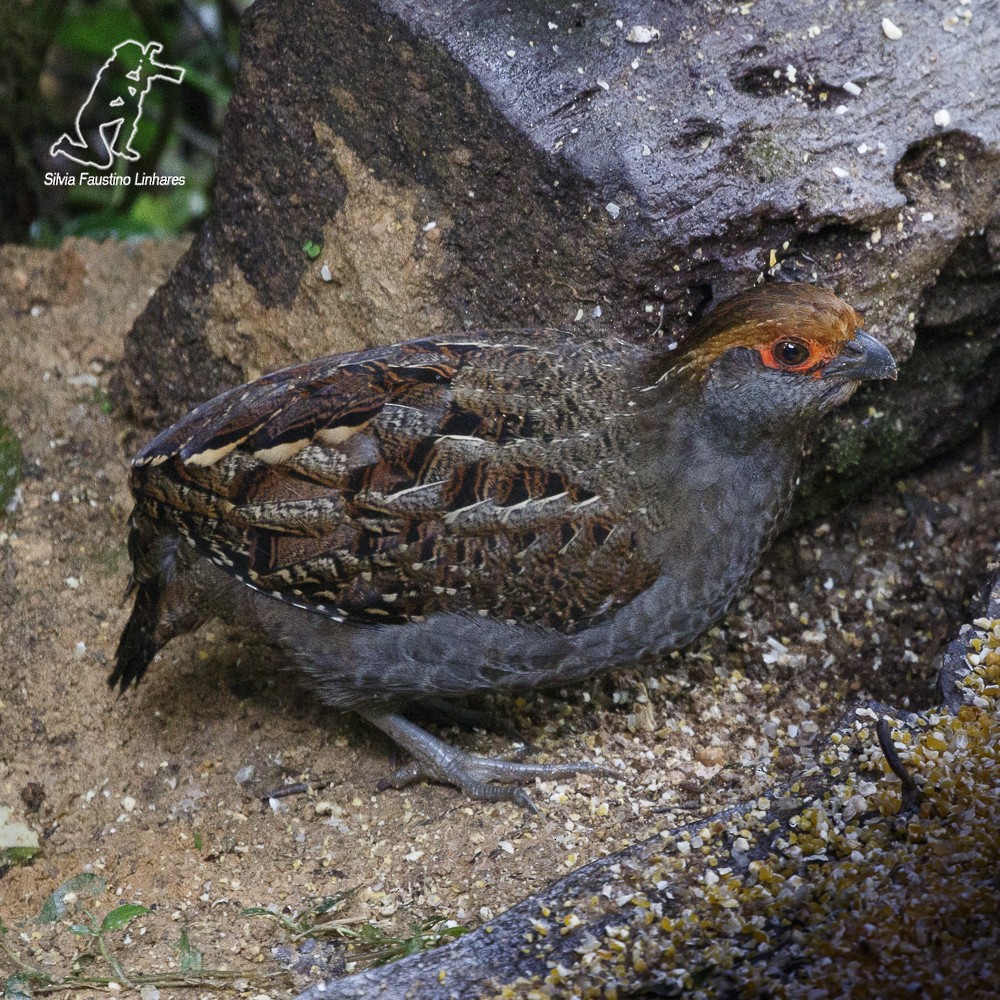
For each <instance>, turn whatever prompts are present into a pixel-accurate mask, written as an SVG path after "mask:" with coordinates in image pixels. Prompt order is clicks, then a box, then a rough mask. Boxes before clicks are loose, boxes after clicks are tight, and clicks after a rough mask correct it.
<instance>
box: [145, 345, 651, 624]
mask: <svg viewBox="0 0 1000 1000" xmlns="http://www.w3.org/2000/svg"><path fill="white" fill-rule="evenodd" d="M571 349H572V348H568V347H559V348H554V349H551V350H547V349H545V348H544V347H538V346H525V345H521V344H479V343H457V342H452V343H449V342H439V341H414V342H411V343H408V344H403V345H399V346H396V347H393V348H382V349H376V350H372V351H367V352H361V353H358V354H352V355H342V356H338V357H333V358H326V359H323V360H320V361H315V362H310V363H308V364H304V365H299V366H296V367H293V368H287V369H285V370H283V371H281V372H277V373H275V374H273V375H269V376H266V377H265V378H262V379H260V380H258V381H257V382H254V383H251V384H250V385H246V386H240V387H238V388H236V389H233V390H231V391H230V392H227V393H225V394H223V395H221V396H219V397H217V398H216V399H214V400H211V401H210V402H208V403H206V404H204V405H202V406H201V407H198V408H197V409H196V410H195V411H193V412H192V413H191V414H189V415H188V416H187V417H185V418H184V419H183V420H181V421H180V422H179V423H177V424H175V425H174V426H173V427H171V428H169V429H168V430H166V431H164V432H163V433H162V434H161V435H159V437H157V438H156V439H154V440H153V441H152V442H151V443H150V444H149V445H147V446H146V447H145V448H144V449H143V450H142V451H141V452H140V453H139V455H138V456H137V457H136V458H135V460H134V462H133V467H132V478H131V486H132V491H133V493H134V494H135V497H136V509H137V512H138V513H140V514H142V515H145V516H147V517H150V518H152V519H154V520H155V521H158V522H160V523H166V524H169V525H172V526H173V527H175V528H176V529H177V530H178V531H179V532H180V534H181V535H183V536H184V537H185V538H186V539H187V540H188V541H189V542H190V543H191V544H192V545H194V546H195V547H196V548H197V549H198V550H199V551H200V552H202V553H203V554H204V555H205V556H207V557H208V558H210V559H211V560H213V561H214V562H215V563H217V564H218V565H219V566H221V567H223V568H224V569H225V570H227V571H228V572H230V573H232V574H234V575H235V576H237V577H238V578H239V579H241V580H242V581H244V582H245V583H247V584H248V585H250V586H252V587H254V588H256V589H259V590H261V591H264V592H267V593H270V594H272V595H273V596H275V597H278V598H280V599H282V600H286V601H289V602H291V603H293V604H296V605H299V606H302V607H305V608H308V609H311V610H315V611H319V612H321V613H324V614H327V615H329V616H331V617H335V618H342V619H349V620H352V621H358V620H362V621H367V622H386V623H388V622H400V621H407V620H413V619H418V618H420V617H422V616H426V615H428V614H430V613H432V612H435V611H444V610H450V611H462V612H466V613H469V614H477V613H478V614H480V615H490V616H494V617H497V618H500V619H503V620H509V619H516V620H519V621H533V622H540V623H544V624H547V625H549V626H551V627H554V628H557V629H560V630H564V631H570V630H573V629H577V628H579V627H581V626H582V625H584V624H586V623H588V622H591V621H593V620H594V618H595V617H597V616H599V615H602V614H603V613H605V612H607V611H609V610H610V609H612V608H613V607H615V606H617V605H620V604H623V603H626V602H627V601H629V600H631V599H632V597H634V596H635V595H636V594H638V593H640V592H641V591H642V590H644V589H645V588H646V587H648V586H649V585H650V584H651V583H652V582H653V580H654V579H655V578H656V575H657V574H656V569H655V567H654V566H653V565H652V564H651V563H650V562H649V561H647V560H646V559H644V558H643V557H642V555H641V553H640V551H639V546H638V545H637V540H636V537H635V532H634V530H633V528H632V526H631V524H630V520H629V517H630V513H631V512H630V511H627V510H625V511H623V510H621V509H620V507H621V504H620V503H618V504H612V503H610V502H609V497H608V496H607V495H605V491H603V490H602V489H601V486H600V482H599V480H598V478H597V475H598V474H597V472H596V471H595V470H596V469H597V467H598V466H599V464H600V463H599V460H598V459H599V455H598V454H597V451H598V450H599V449H600V448H601V446H602V441H603V443H604V445H605V446H606V445H607V437H606V433H603V434H602V432H601V426H602V420H603V418H604V417H606V416H607V407H608V406H609V405H611V401H612V399H617V398H620V392H621V386H619V385H616V384H615V380H616V379H617V380H620V379H621V378H622V375H621V371H622V364H621V358H620V357H617V356H616V355H615V352H614V351H613V350H611V349H607V350H604V351H603V352H602V351H601V350H597V349H586V355H585V356H581V357H578V358H576V359H574V363H572V364H566V363H565V362H566V360H567V359H566V357H565V352H566V351H567V350H571ZM579 350H584V349H582V348H581V349H579ZM616 393H617V394H618V395H617V396H616ZM588 410H591V411H593V410H596V412H589V413H588V412H587V411H588ZM591 427H594V428H596V429H595V430H594V431H593V433H592V432H591V429H590V428H591Z"/></svg>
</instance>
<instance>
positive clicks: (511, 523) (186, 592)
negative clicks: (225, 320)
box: [108, 283, 896, 808]
mask: <svg viewBox="0 0 1000 1000" xmlns="http://www.w3.org/2000/svg"><path fill="white" fill-rule="evenodd" d="M673 346H675V347H676V345H673ZM895 377H896V364H895V361H894V359H893V356H892V354H891V353H890V352H889V350H888V349H887V348H886V347H885V346H884V345H883V344H882V343H881V342H880V341H879V340H877V339H876V338H875V337H874V336H872V335H871V334H869V333H867V332H865V331H864V329H863V327H862V320H861V317H860V316H859V315H858V313H857V312H856V311H855V310H854V309H853V308H852V307H851V306H850V305H848V304H847V303H846V302H844V301H843V300H842V299H840V298H839V297H838V296H837V295H835V294H834V293H833V292H832V291H829V290H827V289H825V288H822V287H819V286H816V285H812V284H808V283H788V284H781V283H769V284H764V285H761V286H757V287H755V288H753V289H751V290H750V291H747V292H744V293H743V294H740V295H738V296H736V297H735V298H732V299H729V300H727V301H724V302H722V303H720V304H719V305H718V306H716V308H714V309H713V310H711V311H709V312H708V313H707V314H706V316H705V317H703V319H702V320H701V321H700V322H699V323H698V324H697V326H696V329H695V330H694V332H693V333H692V335H691V336H690V337H688V338H686V339H685V341H684V343H683V344H682V345H681V346H680V348H678V349H675V350H671V349H670V348H669V347H668V346H667V345H665V344H663V343H662V341H660V342H657V343H653V344H650V343H637V342H635V341H632V340H628V339H625V338H624V337H617V336H613V335H611V336H607V337H604V338H588V339H586V340H584V339H582V338H581V339H578V338H575V337H574V336H573V335H572V334H570V333H567V332H566V331H564V330H558V329H550V328H543V329H535V330H493V331H487V332H483V333H479V334H469V333H459V334H452V335H446V336H429V337H425V338H422V339H418V340H410V341H407V342H404V343H400V344H396V345H392V346H385V347H374V348H370V349H367V350H361V351H356V352H352V353H347V354H339V355H335V356H331V357H326V358H321V359H317V360H312V361H307V362H304V363H299V364H295V365H292V366H290V367H287V368H283V369H282V370H280V371H277V372H274V373H272V374H269V375H265V376H263V377H262V378H258V379H257V380H256V381H253V382H250V383H248V384H246V385H241V386H238V387H236V388H233V389H230V390H228V391H226V392H223V393H222V394H221V395H219V396H217V397H215V398H214V399H211V400H209V401H207V402H205V403H202V404H201V405H199V406H197V407H196V408H195V409H194V410H192V411H191V412H190V413H189V414H188V415H187V416H185V417H183V418H182V419H181V420H180V421H178V422H177V423H176V424H174V425H173V426H172V427H169V428H168V429H166V430H164V431H163V432H162V433H160V434H159V435H158V436H156V437H155V438H153V440H152V441H150V442H149V443H148V444H147V445H146V446H145V447H143V448H142V449H141V450H140V451H139V452H138V454H137V455H136V456H135V458H134V459H133V461H132V463H131V468H130V481H129V484H130V488H131V492H132V494H133V497H134V502H135V504H134V509H133V512H132V514H131V517H130V519H129V538H128V550H129V555H130V557H131V561H132V573H131V578H130V584H129V587H130V593H134V595H135V598H134V604H133V607H132V611H131V615H130V617H129V619H128V621H127V624H126V625H125V628H124V630H123V632H122V635H121V639H120V642H119V645H118V648H117V653H116V659H115V664H114V668H113V671H112V673H111V674H110V676H109V678H108V683H109V684H110V685H111V686H112V687H113V688H114V687H117V688H118V689H119V691H120V692H124V691H125V690H126V689H128V688H129V686H130V685H132V684H137V683H138V682H139V681H140V679H141V678H142V677H143V675H144V674H145V673H146V670H147V668H148V666H149V664H150V662H151V661H152V660H153V658H154V656H155V655H156V654H157V652H158V651H159V650H160V649H161V648H162V647H163V646H165V645H166V644H167V643H168V642H169V641H170V640H171V639H172V638H174V637H175V636H178V635H181V634H183V633H187V632H190V631H193V630H194V629H196V628H198V627H199V626H200V625H202V624H203V623H204V622H206V621H208V620H209V619H213V618H214V619H219V620H221V621H223V622H225V623H228V624H232V625H237V626H241V627H243V628H244V629H246V630H248V631H249V632H250V633H251V634H252V635H254V636H256V637H257V638H259V639H260V640H261V641H262V642H265V643H267V644H268V645H270V646H272V647H277V649H278V650H279V651H280V652H281V654H282V655H283V656H284V658H285V660H286V662H287V663H288V664H289V666H291V667H295V668H298V669H299V670H300V671H301V673H302V676H303V677H304V678H305V682H306V685H307V686H308V687H310V688H312V689H314V690H315V692H316V693H318V696H319V698H320V699H321V700H322V701H323V702H324V703H325V704H327V705H328V706H330V707H331V708H333V709H338V710H343V711H353V712H355V713H358V714H359V715H361V716H362V717H364V718H365V719H367V720H368V721H369V722H370V723H372V724H373V725H374V726H376V727H377V728H379V729H381V730H382V731H383V732H384V733H385V734H386V735H387V736H388V737H389V738H390V739H391V740H392V741H393V742H394V743H395V744H396V745H397V746H398V747H399V748H401V749H403V750H404V751H406V752H407V753H408V754H409V755H410V757H411V761H410V763H408V764H406V765H404V766H403V767H401V768H399V769H398V770H397V771H396V772H395V773H394V774H392V775H390V776H389V777H388V778H386V779H383V781H382V782H380V783H379V787H380V788H385V787H395V788H401V787H403V786H404V785H406V784H408V783H410V782H412V781H416V780H420V779H423V780H432V781H436V782H440V783H445V784H450V785H453V786H456V787H457V788H459V789H461V790H462V791H464V792H465V793H466V794H467V795H469V796H471V797H472V798H476V799H482V800H486V801H503V800H509V801H513V802H515V803H518V804H520V805H522V806H525V807H527V808H533V804H532V802H531V798H530V796H529V795H528V793H527V791H526V790H525V788H524V786H525V785H528V784H531V783H533V782H534V780H535V779H536V778H542V779H546V778H548V779H558V778H565V777H568V776H570V775H573V774H578V773H587V772H592V773H593V772H598V773H603V769H602V768H601V767H600V766H599V765H596V764H593V763H590V762H576V763H548V764H546V763H532V762H528V761H523V760H512V759H506V758H491V757H485V756H478V755H475V754H472V753H467V752H465V751H463V750H461V749H460V748H458V747H456V746H454V745H452V744H450V743H448V742H446V741H445V740H443V739H441V738H439V737H437V736H435V735H432V734H431V733H430V732H428V731H427V730H426V729H424V728H422V727H421V726H419V725H417V724H416V723H414V722H413V721H412V720H411V718H409V716H412V715H413V714H415V713H417V712H418V711H419V710H420V709H421V708H422V707H427V708H434V707H436V708H438V709H440V708H441V707H442V706H444V711H445V712H446V713H447V712H448V711H449V709H448V706H449V705H455V704H456V703H457V701H458V700H461V699H463V698H464V697H465V696H475V695H481V694H484V693H488V692H497V691H524V690H529V689H539V688H553V687H564V686H566V685H569V684H573V683H577V682H581V681H583V680H585V679H587V678H589V677H591V676H592V675H595V674H597V673H599V672H602V671H606V670H610V669H613V668H616V667H623V666H630V665H636V664H652V665H653V666H654V668H655V665H656V663H657V662H658V661H659V662H662V661H663V660H664V658H665V654H668V653H670V652H672V651H674V650H677V649H680V648H682V647H684V646H686V645H688V644H689V643H690V642H692V640H694V639H695V638H696V637H698V636H699V635H700V634H701V633H703V632H704V631H705V630H706V629H708V628H709V627H710V626H711V625H712V624H713V623H715V622H716V621H718V620H719V619H720V618H721V617H722V616H723V615H724V613H725V611H726V609H727V608H728V606H729V605H730V603H731V602H732V601H733V600H734V599H735V598H736V597H737V596H738V595H739V594H741V593H742V592H743V591H744V590H745V589H746V587H747V586H748V583H749V580H750V577H751V575H752V574H753V572H754V570H755V569H756V567H757V565H758V563H759V561H760V558H761V556H762V554H763V552H764V551H765V550H766V549H767V547H768V545H769V544H770V542H771V540H772V539H773V537H774V535H775V533H776V532H777V530H778V528H779V527H780V525H781V523H782V521H783V519H784V517H785V515H786V513H787V511H788V508H789V505H790V502H791V498H792V495H793V492H794V487H795V484H796V481H797V475H798V469H799V465H800V460H801V458H802V456H803V453H804V451H805V450H806V448H807V447H808V445H809V443H810V441H811V440H812V439H813V438H814V436H815V433H816V428H817V425H818V422H819V421H820V420H821V418H822V417H823V416H824V415H825V414H827V413H829V412H830V411H831V410H832V409H833V408H834V407H837V406H839V405H840V404H842V403H844V402H845V401H846V400H848V399H849V398H850V397H851V395H852V394H853V393H854V391H855V389H856V388H857V387H858V386H859V384H860V383H861V382H863V381H866V380H879V379H894V378H895Z"/></svg>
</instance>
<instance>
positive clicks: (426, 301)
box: [114, 0, 1000, 511]
mask: <svg viewBox="0 0 1000 1000" xmlns="http://www.w3.org/2000/svg"><path fill="white" fill-rule="evenodd" d="M600 8H601V5H596V7H595V6H594V5H589V6H588V5H563V6H562V7H560V8H559V10H558V11H556V10H555V8H552V7H550V6H548V5H542V4H538V3H533V2H531V3H529V2H521V3H513V4H511V5H509V7H504V8H497V7H496V5H493V4H481V3H473V2H468V0H466V2H459V0H450V2H449V0H445V2H437V0H436V2H434V3H429V2H419V0H416V2H415V0H405V2H404V0H352V2H350V3H348V2H346V0H315V2H313V3H310V4H308V5H305V4H300V3H298V2H296V0H258V2H257V3H256V4H255V5H254V6H253V8H251V10H250V11H249V12H248V13H247V15H246V20H245V25H244V30H243V42H242V44H243V52H242V59H241V69H240V74H239V81H238V84H237V87H236V91H235V93H234V96H233V100H232V104H231V106H230V109H229V112H228V116H227V119H226V126H225V133H224V137H223V142H222V150H221V155H220V161H219V172H218V176H219V180H218V184H217V188H216V201H215V211H214V214H213V216H212V218H211V219H210V221H209V222H208V223H207V224H206V225H205V227H204V228H203V230H202V231H201V233H200V234H199V236H198V238H197V239H196V240H195V242H194V244H193V245H192V247H191V248H190V250H189V251H188V253H187V254H186V255H185V256H184V258H183V259H182V261H181V262H180V264H179V266H178V267H177V269H176V270H175V272H174V273H173V275H172V276H171V278H170V280H169V281H168V282H167V283H166V285H165V286H163V287H162V288H161V289H160V290H159V291H158V292H157V293H156V295H155V296H154V297H153V298H152V299H151V301H150V303H149V305H148V307H147V309H146V310H145V312H144V313H143V315H142V316H141V317H140V318H139V320H138V321H137V323H136V324H135V326H134V328H133V330H132V332H131V334H130V335H129V338H128V342H127V345H126V354H125V360H124V364H123V366H122V369H121V371H120V374H119V377H118V378H117V380H116V382H115V392H114V395H115V398H116V400H117V402H118V403H119V404H120V405H123V406H125V407H126V408H127V409H128V410H129V411H130V412H131V414H132V415H133V416H134V418H135V419H137V420H138V421H140V422H142V423H144V424H147V425H154V424H163V423H166V422H168V421H170V420H172V419H174V418H176V417H178V416H179V415H180V414H181V413H182V412H184V411H185V410H187V409H188V408H189V407H191V406H192V405H193V404H195V403H196V402H198V401H199V400H201V399H203V398H205V397H207V396H210V395H212V394H214V393H215V392H217V391H219V390H221V389H222V388H223V387H225V386H228V385H231V384H233V383H235V382H238V381H241V380H243V379H246V378H250V377H253V376H256V375H259V374H261V373H262V372H264V371H266V370H268V369H271V368H274V367H278V366H280V365H282V364H285V363H288V362H291V361H294V360H297V359H302V358H305V357H308V356H315V355H322V354H328V353H332V352H336V351H340V350H346V349H350V348H357V347H359V346H362V345H368V344H374V343H384V342H391V341H396V340H403V339H406V338H411V337H419V336H423V335H426V334H429V333H436V332H442V331H446V330H450V329H463V328H489V327H497V326H510V325H517V326H533V325H541V324H547V325H559V326H565V327H567V328H570V327H572V328H573V329H574V331H575V334H576V335H577V336H580V337H607V336H612V335H613V336H626V337H633V338H638V339H644V340H650V341H652V340H654V339H657V338H661V339H663V340H665V341H666V342H668V343H669V342H672V341H673V340H674V339H680V338H683V336H684V335H685V333H686V331H687V330H688V329H689V328H690V326H691V324H692V322H693V320H694V319H696V318H697V317H698V316H699V315H700V314H701V313H702V312H703V311H704V310H705V309H706V308H707V307H709V306H710V305H711V304H712V303H713V302H714V301H716V300H718V299H720V298H722V297H725V296H728V295H729V294H731V293H733V292H735V291H737V290H739V289H742V288H744V287H746V286H748V285H750V284H753V283H754V282H756V281H760V280H764V279H765V278H767V277H770V278H781V277H786V278H793V279H794V278H797V279H803V278H804V279H808V280H817V281H819V282H820V283H822V284H825V285H828V286H831V287H833V288H835V289H836V290H838V291H839V292H840V293H841V294H842V295H843V296H844V297H845V298H847V299H848V300H849V301H850V302H851V303H852V304H853V305H855V306H856V307H857V308H858V309H859V310H861V311H862V312H864V313H865V314H866V316H867V321H868V326H869V329H870V330H872V331H874V332H875V333H876V334H877V335H878V336H880V337H881V338H882V339H884V340H885V341H886V342H887V343H888V344H889V345H890V346H891V347H892V348H893V350H894V351H895V352H896V353H897V356H898V357H899V358H901V359H906V358H908V357H909V361H907V363H906V364H905V365H904V367H903V374H902V377H901V379H900V382H899V383H898V384H896V385H895V386H891V387H888V388H886V387H881V386H879V387H873V388H872V389H870V390H868V391H867V392H865V393H864V394H859V398H858V399H857V400H856V402H855V404H854V405H853V408H849V409H847V410H846V411H845V412H844V414H843V415H842V416H840V417H839V418H838V421H837V423H836V425H835V426H833V427H832V428H831V429H830V430H829V431H828V432H827V434H826V436H825V438H824V441H823V442H820V445H819V447H817V448H816V449H815V452H816V457H815V459H814V462H813V466H812V468H811V471H810V474H809V476H808V477H807V480H808V481H807V483H806V488H805V494H804V500H803V504H804V508H805V509H807V510H810V511H811V510H816V509H820V508H821V507H823V506H824V505H826V504H828V503H829V502H830V501H831V485H832V486H833V495H834V496H844V495H849V494H850V493H851V492H852V491H856V490H857V489H859V488H860V487H862V486H864V485H866V484H867V483H869V482H871V481H873V480H874V479H875V478H877V477H878V476H881V475H885V474H887V473H892V472H897V471H899V470H900V469H902V468H904V467H906V466H909V465H912V464H914V463H915V462H917V461H919V460H921V459H923V458H925V457H926V456H927V455H928V454H930V453H933V452H935V451H939V450H941V449H943V448H948V447H951V446H952V445H953V444H954V443H955V442H956V441H957V440H959V439H960V438H962V437H964V436H966V435H968V434H969V432H970V431H971V430H972V429H973V428H974V427H975V426H976V424H977V422H978V421H979V419H980V418H981V416H982V415H983V414H984V413H986V412H987V411H988V410H989V409H990V408H991V407H992V406H993V405H994V404H995V401H996V399H997V396H998V395H1000V365H998V364H996V363H995V362H996V353H997V333H998V326H1000V320H998V316H1000V313H998V311H997V309H996V304H997V301H998V299H1000V280H998V275H1000V211H998V208H997V205H998V195H1000V113H998V109H997V106H996V100H995V97H993V96H991V95H992V94H994V93H995V90H994V87H995V82H996V80H997V78H998V76H1000V3H998V2H997V0H989V2H987V0H979V2H978V3H977V4H976V5H975V7H974V8H973V7H972V6H971V5H963V6H961V7H959V8H958V10H959V12H960V13H958V14H955V13H952V10H951V8H950V7H949V8H947V9H946V10H945V9H944V8H940V7H939V6H934V5H929V4H920V5H908V6H907V7H906V8H905V9H903V8H900V7H899V5H898V4H894V3H890V2H888V0H884V2H879V0H875V2H870V3H868V4H864V5H861V4H849V3H846V2H844V3H834V4H832V5H829V4H828V5H821V6H816V5H810V4H802V3H800V2H797V0H796V2H792V0H774V2H771V3H767V4H753V3H741V4H735V3H732V2H730V3H726V4H721V3H680V2H673V3H663V2H658V3H653V2H646V3H640V2H627V3H624V4H619V5H615V6H614V8H613V11H612V12H610V13H606V12H603V11H602V10H601V9H600ZM892 17H895V18H896V19H897V20H898V21H899V24H898V26H897V25H895V24H893V23H892V22H891V21H888V20H883V18H892ZM307 244H313V245H315V246H319V247H321V251H320V252H319V254H318V256H315V257H313V256H310V253H309V252H307V251H306V250H304V249H303V247H305V246H306V245H307Z"/></svg>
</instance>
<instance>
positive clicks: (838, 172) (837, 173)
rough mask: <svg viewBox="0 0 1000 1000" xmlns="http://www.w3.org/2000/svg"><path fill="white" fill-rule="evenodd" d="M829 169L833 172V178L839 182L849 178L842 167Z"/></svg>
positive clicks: (848, 174)
mask: <svg viewBox="0 0 1000 1000" xmlns="http://www.w3.org/2000/svg"><path fill="white" fill-rule="evenodd" d="M830 169H831V170H832V171H833V176H834V177H836V178H838V179H839V180H844V179H845V178H846V177H850V176H851V175H850V173H849V172H848V171H846V170H845V169H844V168H843V167H831V168H830Z"/></svg>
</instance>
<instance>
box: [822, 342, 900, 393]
mask: <svg viewBox="0 0 1000 1000" xmlns="http://www.w3.org/2000/svg"><path fill="white" fill-rule="evenodd" d="M830 377H837V378H846V379H852V380H854V381H858V382H860V381H863V380H865V379H880V378H891V379H895V378H896V361H895V359H894V358H893V356H892V355H891V354H890V353H889V350H888V348H886V347H885V346H884V345H883V344H880V343H879V342H878V341H877V340H876V339H875V338H874V337H873V336H872V335H871V334H870V333H865V332H864V330H858V332H857V333H856V334H855V335H854V340H849V341H848V342H847V343H846V344H844V346H843V348H842V349H841V352H840V354H838V355H837V357H835V358H834V359H833V360H832V361H830V362H828V363H827V366H826V368H824V369H823V378H830Z"/></svg>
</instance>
